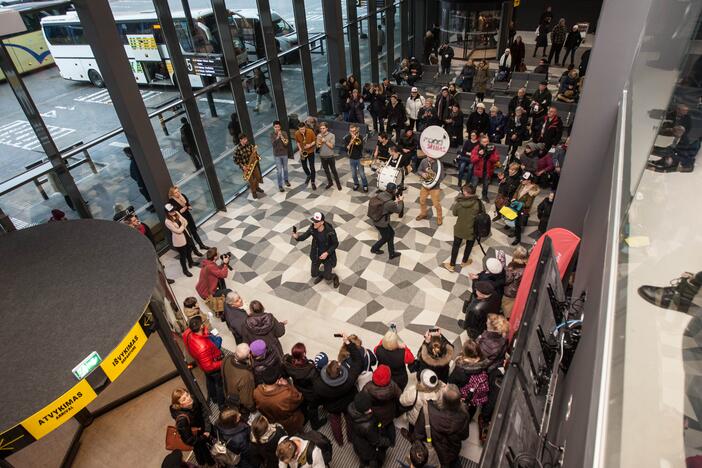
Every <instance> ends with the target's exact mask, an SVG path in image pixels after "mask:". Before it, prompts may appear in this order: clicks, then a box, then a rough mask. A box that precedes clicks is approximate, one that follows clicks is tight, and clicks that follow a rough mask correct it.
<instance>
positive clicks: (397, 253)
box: [390, 252, 402, 260]
mask: <svg viewBox="0 0 702 468" xmlns="http://www.w3.org/2000/svg"><path fill="white" fill-rule="evenodd" d="M400 255H402V254H401V253H400V252H395V253H394V254H392V255H390V260H394V259H396V258H397V257H399V256H400Z"/></svg>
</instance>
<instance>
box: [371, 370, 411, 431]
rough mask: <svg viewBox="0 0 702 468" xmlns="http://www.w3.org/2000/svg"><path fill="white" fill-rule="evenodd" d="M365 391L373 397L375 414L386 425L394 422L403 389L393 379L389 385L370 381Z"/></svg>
mask: <svg viewBox="0 0 702 468" xmlns="http://www.w3.org/2000/svg"><path fill="white" fill-rule="evenodd" d="M363 391H364V392H366V393H367V394H368V395H370V397H371V398H372V399H373V407H372V408H373V414H375V416H376V417H377V418H378V421H380V422H381V423H382V424H383V425H384V426H387V425H389V424H392V422H393V420H394V419H395V411H396V410H397V402H398V401H399V399H400V395H401V394H402V390H400V387H398V386H397V384H396V383H395V382H393V381H392V380H391V381H390V383H389V384H388V385H385V386H383V387H381V386H380V385H376V384H375V383H374V382H373V381H370V382H368V383H367V384H366V385H365V386H364V387H363Z"/></svg>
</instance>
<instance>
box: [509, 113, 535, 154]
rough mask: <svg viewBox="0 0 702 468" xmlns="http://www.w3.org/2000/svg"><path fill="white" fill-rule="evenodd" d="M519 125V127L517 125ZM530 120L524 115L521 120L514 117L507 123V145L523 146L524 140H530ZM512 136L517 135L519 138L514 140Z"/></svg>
mask: <svg viewBox="0 0 702 468" xmlns="http://www.w3.org/2000/svg"><path fill="white" fill-rule="evenodd" d="M517 123H519V125H517ZM527 125H528V118H527V116H526V115H524V114H522V118H521V119H517V116H516V115H513V116H511V117H510V118H509V121H507V133H506V138H505V144H506V145H518V146H519V145H521V144H522V142H524V140H527V139H528V138H529V127H528V126H527ZM512 135H516V136H517V138H516V139H515V140H512Z"/></svg>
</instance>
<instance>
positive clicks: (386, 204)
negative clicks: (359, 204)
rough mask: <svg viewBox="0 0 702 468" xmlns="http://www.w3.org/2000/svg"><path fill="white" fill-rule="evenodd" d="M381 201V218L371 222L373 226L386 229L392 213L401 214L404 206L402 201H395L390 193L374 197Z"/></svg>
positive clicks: (382, 193)
mask: <svg viewBox="0 0 702 468" xmlns="http://www.w3.org/2000/svg"><path fill="white" fill-rule="evenodd" d="M376 196H377V197H378V198H379V199H381V200H383V217H382V218H380V220H378V221H375V220H371V221H373V225H374V226H375V227H378V228H386V227H388V226H389V225H390V215H391V214H392V213H401V212H402V211H403V210H404V209H405V204H404V202H402V201H397V202H396V201H395V197H393V196H392V195H391V194H390V193H388V192H386V191H383V192H380V193H379V194H378V195H376Z"/></svg>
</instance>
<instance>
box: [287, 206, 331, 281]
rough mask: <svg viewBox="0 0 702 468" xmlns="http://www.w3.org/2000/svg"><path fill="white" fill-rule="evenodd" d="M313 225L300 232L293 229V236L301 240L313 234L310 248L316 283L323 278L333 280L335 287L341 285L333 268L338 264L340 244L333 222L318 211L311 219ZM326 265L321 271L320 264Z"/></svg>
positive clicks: (313, 276)
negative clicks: (337, 255) (337, 250)
mask: <svg viewBox="0 0 702 468" xmlns="http://www.w3.org/2000/svg"><path fill="white" fill-rule="evenodd" d="M310 221H312V225H311V226H310V227H309V229H307V231H305V232H303V233H302V234H298V233H297V232H296V231H294V230H293V234H292V236H293V238H294V239H295V240H296V241H298V242H300V241H304V240H306V239H307V238H308V237H310V236H312V249H310V260H312V278H314V284H318V283H319V282H320V281H322V280H323V279H325V280H327V283H329V282H333V284H334V287H335V288H338V287H339V276H338V275H336V274H335V273H334V272H333V271H332V270H333V268H334V267H335V266H336V248H337V247H338V246H339V239H338V238H337V237H336V231H335V230H334V228H333V227H332V225H331V224H329V223H328V222H326V221H324V215H323V214H322V213H320V212H319V211H317V212H316V213H314V214H313V215H312V218H311V219H310ZM321 265H324V271H320V266H321Z"/></svg>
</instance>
